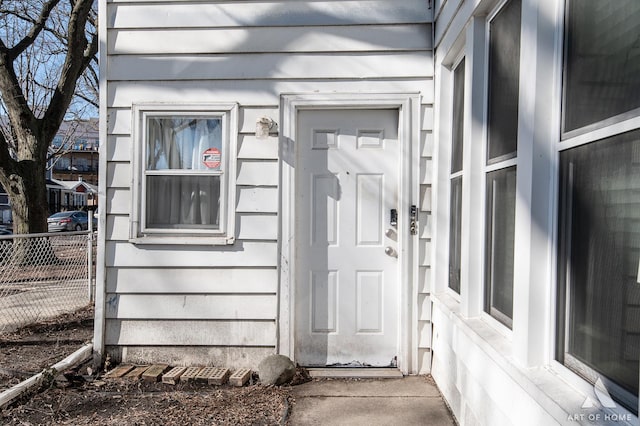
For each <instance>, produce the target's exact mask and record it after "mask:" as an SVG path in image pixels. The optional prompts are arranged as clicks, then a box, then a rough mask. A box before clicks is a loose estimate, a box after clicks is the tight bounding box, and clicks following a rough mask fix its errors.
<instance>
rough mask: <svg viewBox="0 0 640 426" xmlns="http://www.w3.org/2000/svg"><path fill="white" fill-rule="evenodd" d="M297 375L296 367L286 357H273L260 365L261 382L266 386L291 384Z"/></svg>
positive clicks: (267, 358) (264, 360)
mask: <svg viewBox="0 0 640 426" xmlns="http://www.w3.org/2000/svg"><path fill="white" fill-rule="evenodd" d="M295 374H296V366H295V364H294V363H293V361H291V360H290V359H289V358H287V357H286V356H284V355H271V356H268V357H266V358H265V359H263V360H262V361H261V362H260V364H259V365H258V376H260V382H261V383H262V384H265V385H276V386H280V385H283V384H285V383H289V382H290V381H291V380H292V379H293V376H294V375H295Z"/></svg>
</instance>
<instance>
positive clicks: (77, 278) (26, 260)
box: [0, 231, 95, 333]
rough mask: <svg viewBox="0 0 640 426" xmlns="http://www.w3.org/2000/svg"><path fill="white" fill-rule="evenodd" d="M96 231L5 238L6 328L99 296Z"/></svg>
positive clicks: (0, 259)
mask: <svg viewBox="0 0 640 426" xmlns="http://www.w3.org/2000/svg"><path fill="white" fill-rule="evenodd" d="M94 239H95V233H93V232H89V231H84V232H67V233H48V234H35V235H15V236H8V237H0V333H2V332H8V331H12V330H15V329H16V328H18V327H21V326H24V325H27V324H30V323H33V322H37V321H42V320H44V319H47V318H52V317H55V316H57V315H60V314H62V313H65V312H73V311H75V310H77V309H78V308H81V307H84V306H86V305H87V304H89V302H90V301H92V299H93V295H92V289H93V287H92V284H93V277H94V276H95V274H94V266H93V265H94V264H95V244H94Z"/></svg>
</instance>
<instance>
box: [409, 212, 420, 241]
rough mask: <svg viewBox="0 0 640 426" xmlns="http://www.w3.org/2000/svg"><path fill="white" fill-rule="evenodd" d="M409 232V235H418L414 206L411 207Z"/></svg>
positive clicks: (416, 215) (416, 213) (416, 214)
mask: <svg viewBox="0 0 640 426" xmlns="http://www.w3.org/2000/svg"><path fill="white" fill-rule="evenodd" d="M409 231H410V232H411V235H417V234H418V208H417V207H416V206H411V211H410V217H409Z"/></svg>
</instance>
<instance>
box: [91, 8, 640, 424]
mask: <svg viewBox="0 0 640 426" xmlns="http://www.w3.org/2000/svg"><path fill="white" fill-rule="evenodd" d="M100 12H101V15H102V16H103V17H105V19H104V21H105V22H106V25H105V26H103V27H102V28H101V31H102V32H101V43H102V44H101V45H102V46H105V49H102V50H101V79H102V81H101V103H102V104H101V123H100V125H101V128H100V139H101V140H103V141H104V142H105V143H104V144H103V148H102V149H103V151H102V153H103V155H102V156H101V157H100V162H101V164H100V185H101V186H100V205H101V211H102V212H103V213H104V214H101V215H100V221H101V224H100V226H99V246H98V247H99V252H98V276H97V283H98V290H97V299H96V332H95V339H94V345H95V350H96V355H97V356H98V357H104V356H106V355H109V356H111V358H112V359H114V360H116V361H125V362H131V363H150V362H165V363H170V364H176V365H192V364H210V365H226V366H229V367H247V366H248V367H255V366H257V364H258V362H259V361H260V360H261V359H262V358H263V357H265V356H266V355H269V354H273V353H280V354H284V355H287V356H289V357H291V358H292V359H293V360H294V361H295V362H297V363H299V364H301V365H306V366H315V365H323V366H324V365H345V364H356V363H357V364H363V365H371V366H378V367H382V366H387V367H396V368H398V369H400V371H402V372H403V373H404V374H425V373H431V374H432V375H433V377H434V379H435V380H436V383H437V384H438V386H439V388H440V389H441V391H442V393H443V395H444V397H445V399H446V400H447V401H448V403H449V404H450V406H451V408H452V410H453V412H454V414H455V416H456V418H457V419H458V421H459V422H460V423H461V424H478V423H479V424H487V425H493V424H523V423H524V424H536V425H537V424H565V423H567V422H572V421H574V420H576V421H577V422H578V423H579V422H584V423H586V422H588V421H589V420H590V419H599V420H603V421H604V420H606V418H605V417H604V416H609V420H611V419H612V417H611V416H612V413H613V415H615V416H617V417H615V418H614V420H615V419H623V420H628V422H629V423H633V422H637V411H638V382H639V381H640V378H639V374H638V369H639V363H640V361H639V360H638V358H639V353H640V284H638V283H637V280H638V264H639V259H638V257H639V253H640V239H639V238H638V231H639V228H638V224H639V223H640V220H639V219H640V214H639V213H638V205H637V199H638V197H637V194H638V193H640V167H639V166H638V165H639V164H640V136H639V135H640V130H638V129H639V128H640V109H639V107H640V105H639V103H640V96H638V95H640V93H639V89H640V77H639V76H640V73H639V72H638V71H639V68H640V60H639V59H640V47H639V46H640V45H638V42H637V40H639V39H640V37H639V35H640V6H638V5H636V2H634V1H630V0H629V1H623V0H621V1H619V2H618V1H617V2H586V1H582V0H566V1H565V0H539V1H534V0H510V1H507V2H504V1H492V0H466V1H464V0H447V1H435V3H434V2H431V1H428V0H405V1H402V2H397V1H391V0H369V1H350V0H346V1H340V2H336V1H324V0H321V1H286V0H274V1H252V2H239V1H237V2H227V1H215V2H206V3H203V2H195V1H173V2H172V1H167V2H163V3H161V4H158V3H154V2H148V1H145V0H135V1H134V0H130V1H129V0H122V1H118V2H107V1H106V0H101V2H100ZM569 35H570V36H569ZM595 383H598V386H597V387H595V388H594V384H595ZM601 384H603V385H601ZM608 394H609V395H611V397H612V398H613V401H611V400H608V399H607V395H608ZM602 406H604V407H605V408H603V407H602ZM591 416H593V417H591ZM598 416H600V417H598Z"/></svg>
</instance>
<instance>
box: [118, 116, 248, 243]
mask: <svg viewBox="0 0 640 426" xmlns="http://www.w3.org/2000/svg"><path fill="white" fill-rule="evenodd" d="M179 116H189V117H193V116H197V117H203V118H207V117H210V118H219V119H220V120H221V123H222V164H221V167H220V172H219V173H218V172H212V173H208V174H206V175H207V176H208V175H218V176H220V206H219V212H220V220H219V228H218V229H185V228H183V229H180V228H164V229H163V228H149V227H146V225H145V218H146V209H145V206H146V176H147V175H148V174H147V170H146V162H145V160H144V159H145V158H146V149H147V141H146V137H147V122H148V119H149V118H150V117H167V118H168V117H179ZM132 120H133V125H132V137H133V140H132V146H133V147H132V170H133V187H132V198H131V220H130V235H129V241H130V242H132V243H134V244H210V245H226V244H233V243H234V242H235V222H236V220H235V204H236V203H235V199H236V164H237V139H238V104H236V103H209V104H154V103H140V104H135V105H133V109H132ZM151 174H155V173H151ZM162 174H163V175H166V174H172V172H171V171H169V172H166V173H165V172H163V173H162ZM177 174H179V175H189V174H191V173H188V172H187V173H177Z"/></svg>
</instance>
